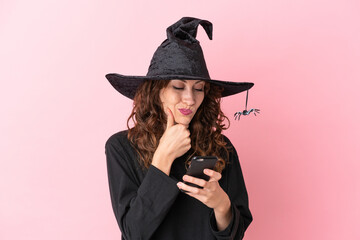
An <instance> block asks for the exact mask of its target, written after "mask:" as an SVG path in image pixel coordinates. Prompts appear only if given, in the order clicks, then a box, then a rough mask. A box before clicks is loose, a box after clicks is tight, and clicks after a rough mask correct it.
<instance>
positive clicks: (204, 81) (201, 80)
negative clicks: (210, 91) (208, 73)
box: [179, 79, 205, 84]
mask: <svg viewBox="0 0 360 240" xmlns="http://www.w3.org/2000/svg"><path fill="white" fill-rule="evenodd" d="M179 80H180V81H182V82H185V83H186V80H182V79H179ZM199 82H205V81H204V80H199V81H196V82H195V84H197V83H199Z"/></svg>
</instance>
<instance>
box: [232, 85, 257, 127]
mask: <svg viewBox="0 0 360 240" xmlns="http://www.w3.org/2000/svg"><path fill="white" fill-rule="evenodd" d="M248 95H249V90H247V91H246V104H245V110H244V111H242V112H236V113H235V114H234V117H235V120H240V117H241V115H244V116H247V115H249V114H250V113H254V115H255V116H256V114H260V109H256V108H251V109H250V110H247V102H248Z"/></svg>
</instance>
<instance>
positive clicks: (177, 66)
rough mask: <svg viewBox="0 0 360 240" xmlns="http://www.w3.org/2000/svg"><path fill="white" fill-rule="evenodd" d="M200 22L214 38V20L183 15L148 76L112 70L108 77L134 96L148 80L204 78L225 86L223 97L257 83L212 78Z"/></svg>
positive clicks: (169, 29)
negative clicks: (197, 35) (123, 73)
mask: <svg viewBox="0 0 360 240" xmlns="http://www.w3.org/2000/svg"><path fill="white" fill-rule="evenodd" d="M199 24H200V25H201V26H202V27H203V28H204V29H205V32H206V33H207V35H208V37H209V38H210V39H212V23H211V22H209V21H207V20H201V19H197V18H192V17H183V18H181V19H180V20H179V21H177V22H176V23H175V24H173V25H171V26H169V27H168V28H167V29H166V33H167V39H166V40H164V41H163V42H162V43H161V45H160V46H159V47H158V48H157V50H156V51H155V53H154V56H153V58H152V60H151V63H150V66H149V70H148V73H147V74H146V76H126V75H121V74H117V73H109V74H107V75H106V78H107V79H108V80H109V82H110V83H111V85H112V86H113V87H114V88H115V89H116V90H117V91H119V92H120V93H121V94H123V95H124V96H126V97H128V98H130V99H134V96H135V93H136V90H137V88H138V87H139V85H140V84H141V83H142V82H143V81H145V80H172V79H180V80H204V81H208V82H210V83H211V84H215V85H218V86H220V87H223V88H224V91H223V92H222V97H226V96H229V95H233V94H236V93H240V92H243V91H246V90H249V89H250V88H251V87H252V86H253V85H254V84H253V83H250V82H228V81H219V80H214V79H211V78H210V75H209V72H208V70H207V67H206V63H205V59H204V54H203V51H202V49H201V46H200V43H199V41H198V40H197V39H196V34H197V28H198V26H199Z"/></svg>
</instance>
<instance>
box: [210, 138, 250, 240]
mask: <svg viewBox="0 0 360 240" xmlns="http://www.w3.org/2000/svg"><path fill="white" fill-rule="evenodd" d="M226 140H227V142H228V143H229V144H230V146H232V144H231V142H230V140H228V139H227V138H226ZM226 171H227V172H226V174H224V175H225V176H223V177H225V178H226V182H227V184H226V186H227V187H226V189H224V190H225V191H226V193H227V194H228V196H229V198H230V201H231V212H232V219H231V222H230V224H229V226H228V227H227V228H226V229H224V230H223V231H218V229H217V226H216V219H215V215H214V212H212V214H211V216H210V225H211V229H212V231H213V234H214V236H215V237H216V239H219V240H220V239H221V240H225V239H226V240H230V239H243V237H244V234H245V231H246V229H247V228H248V226H249V225H250V223H251V222H252V220H253V218H252V214H251V212H250V209H249V201H248V194H247V190H246V186H245V181H244V177H243V174H242V170H241V167H240V162H239V158H238V155H237V152H236V150H235V148H234V147H233V146H232V151H231V152H230V156H229V164H228V165H227V170H226Z"/></svg>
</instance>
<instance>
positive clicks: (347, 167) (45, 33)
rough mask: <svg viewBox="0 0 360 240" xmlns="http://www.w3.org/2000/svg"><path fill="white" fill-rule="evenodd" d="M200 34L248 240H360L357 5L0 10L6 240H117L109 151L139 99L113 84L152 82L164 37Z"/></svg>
mask: <svg viewBox="0 0 360 240" xmlns="http://www.w3.org/2000/svg"><path fill="white" fill-rule="evenodd" d="M182 16H194V17H198V18H203V19H207V20H210V21H211V22H213V24H214V33H213V35H214V40H213V41H210V40H208V39H207V37H206V35H205V32H204V30H203V29H200V30H199V34H198V38H199V39H200V41H201V44H202V47H203V50H204V53H205V57H206V60H207V64H208V68H209V71H210V74H211V76H212V77H213V78H215V79H223V80H230V81H252V82H254V83H255V86H254V88H253V89H252V90H251V91H250V95H249V107H256V108H260V109H261V114H260V115H258V116H256V117H255V116H253V115H252V116H248V117H246V118H243V119H241V120H240V121H234V119H233V118H232V117H231V116H232V114H234V112H235V111H239V110H242V109H243V107H244V103H245V94H244V93H243V94H239V95H236V96H233V97H229V98H225V99H223V102H222V106H223V109H224V111H225V113H226V114H227V115H228V116H229V117H230V119H231V127H230V129H229V130H228V131H227V132H226V133H225V134H226V135H227V136H228V137H229V138H230V139H231V140H232V142H233V144H234V145H235V146H236V148H237V151H238V153H239V157H240V161H241V165H242V168H243V172H244V176H245V181H246V185H247V188H248V192H249V199H250V208H251V210H252V213H253V216H254V221H253V223H252V224H251V225H250V227H249V229H248V231H247V232H246V235H245V239H253V240H255V239H276V240H280V239H284V240H285V239H286V240H288V239H293V240H297V239H299V240H300V239H327V240H332V239H360V230H359V226H358V224H359V218H360V211H359V202H360V190H359V189H360V181H359V177H358V173H359V167H360V163H359V159H360V152H359V149H360V146H359V136H360V131H359V126H358V123H359V122H360V111H359V100H360V97H359V95H360V93H359V87H360V83H359V80H360V66H359V65H360V64H359V63H360V44H359V43H360V3H359V1H357V0H353V1H352V0H347V1H333V0H332V1H325V0H293V1H287V0H273V1H265V0H245V1H196V2H195V1H190V0H187V1H181V2H180V1H176V2H172V1H154V0H153V1H138V0H137V1H119V0H118V1H115V0H109V1H100V0H78V1H70V0H63V1H55V0H52V1H51V0H50V1H49V0H34V1H16V0H11V1H10V0H8V1H6V0H5V1H4V0H2V1H0V80H1V94H0V104H1V105H0V109H1V124H0V128H1V129H0V132H1V141H0V150H1V156H0V158H1V160H0V161H1V165H0V166H1V167H0V194H1V195H0V239H53V240H57V239H120V231H119V230H118V227H117V224H116V221H115V218H114V216H113V212H112V208H111V203H110V196H109V190H108V185H107V173H106V162H105V153H104V144H105V141H106V140H107V138H108V137H109V136H110V135H112V134H113V133H115V132H117V131H119V130H122V129H125V122H126V119H127V117H128V115H129V114H130V111H131V101H130V100H128V99H126V98H124V97H122V96H121V95H120V94H119V93H117V92H116V91H115V90H114V89H113V88H112V87H111V85H110V84H109V83H108V82H107V80H106V79H105V77H104V75H105V74H106V73H109V72H118V73H122V74H135V75H144V74H146V72H147V68H148V65H149V62H150V59H151V57H152V54H153V52H154V51H155V49H156V48H157V47H158V46H159V44H160V43H161V42H162V41H163V40H164V39H165V29H166V27H167V26H169V25H171V24H172V23H174V22H175V21H177V20H178V19H180V18H181V17H182Z"/></svg>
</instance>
